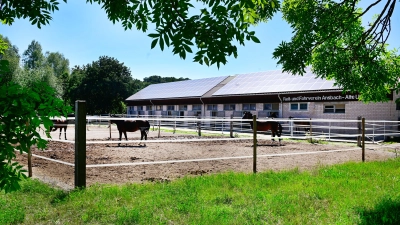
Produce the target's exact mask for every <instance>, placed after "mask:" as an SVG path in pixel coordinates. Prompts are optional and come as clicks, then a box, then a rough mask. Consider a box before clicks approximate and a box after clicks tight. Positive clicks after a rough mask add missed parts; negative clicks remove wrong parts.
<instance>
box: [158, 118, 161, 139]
mask: <svg viewBox="0 0 400 225" xmlns="http://www.w3.org/2000/svg"><path fill="white" fill-rule="evenodd" d="M160 133H161V120H158V137H160V136H161V134H160Z"/></svg>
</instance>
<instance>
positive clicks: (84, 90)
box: [68, 56, 134, 114]
mask: <svg viewBox="0 0 400 225" xmlns="http://www.w3.org/2000/svg"><path fill="white" fill-rule="evenodd" d="M133 82H134V81H133V79H132V77H131V72H130V70H129V68H128V67H126V66H125V65H124V64H123V63H120V62H119V61H118V60H117V59H115V58H112V57H108V56H101V57H100V58H99V60H97V61H94V62H92V63H91V64H87V65H86V66H83V67H75V68H74V69H73V72H72V75H71V80H70V87H69V88H68V89H69V98H70V101H71V102H74V101H76V100H78V99H86V100H87V103H86V104H87V106H86V108H87V112H88V113H89V114H103V113H123V112H124V111H123V110H124V109H123V105H122V104H121V103H122V102H123V101H124V100H125V99H126V98H128V97H129V96H130V95H132V92H133V90H132V85H133Z"/></svg>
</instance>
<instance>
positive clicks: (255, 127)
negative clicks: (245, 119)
mask: <svg viewBox="0 0 400 225" xmlns="http://www.w3.org/2000/svg"><path fill="white" fill-rule="evenodd" d="M253 173H257V117H256V115H253Z"/></svg>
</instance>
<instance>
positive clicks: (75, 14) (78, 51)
mask: <svg viewBox="0 0 400 225" xmlns="http://www.w3.org/2000/svg"><path fill="white" fill-rule="evenodd" d="M85 2H86V1H84V0H70V1H68V3H67V4H65V3H64V2H62V1H61V3H60V6H59V8H60V10H59V11H56V12H55V13H53V14H52V17H53V19H52V21H51V22H50V25H47V26H43V27H42V29H38V28H37V26H32V25H31V24H30V23H29V21H28V20H17V21H16V22H15V23H14V24H13V25H12V26H8V25H0V34H2V35H3V36H6V37H8V38H9V39H10V41H11V42H12V44H13V45H16V46H17V47H18V48H19V53H20V54H21V55H22V53H23V52H24V51H25V50H26V49H27V47H28V45H29V44H30V43H31V41H32V40H36V41H38V42H39V43H40V44H41V45H42V49H43V51H44V52H46V51H50V52H60V53H62V54H63V55H64V56H65V57H66V58H68V59H69V61H70V67H71V68H72V67H73V66H75V65H86V64H88V63H91V62H93V61H96V60H98V59H99V57H100V56H104V55H105V56H110V57H114V58H116V59H117V60H118V61H120V62H123V63H124V64H125V65H126V66H127V67H129V68H130V70H131V73H132V77H133V78H136V79H140V80H142V79H143V78H144V77H149V76H151V75H160V76H163V77H170V76H172V77H185V78H186V77H187V78H190V79H199V78H207V77H217V76H225V75H234V74H241V73H250V72H257V71H267V70H275V69H280V66H279V65H277V64H276V60H274V59H272V52H273V50H274V49H275V48H276V47H277V46H278V44H279V43H281V42H282V41H284V40H285V41H289V40H290V38H291V32H292V31H291V29H290V27H289V25H288V24H287V23H286V22H285V21H283V20H282V19H281V15H280V14H277V15H276V16H275V17H274V18H273V19H272V20H271V21H269V22H268V23H264V24H260V25H258V26H256V27H254V28H253V29H254V31H256V35H257V37H258V38H259V39H260V41H261V44H256V43H252V42H246V46H238V58H236V59H235V58H233V57H232V58H229V59H228V63H227V64H226V65H222V66H221V67H220V69H218V68H217V67H216V66H214V65H213V66H211V67H207V66H205V65H199V64H198V63H194V62H192V61H193V60H192V57H193V55H190V54H189V55H188V56H187V58H186V60H182V59H181V58H179V56H177V55H173V54H172V52H171V48H169V49H168V48H166V49H164V51H161V50H160V49H159V47H158V46H157V47H156V48H154V49H151V48H150V44H151V41H152V39H151V38H149V37H147V34H148V33H152V30H151V29H149V30H148V32H147V34H145V33H143V32H141V31H138V30H127V31H125V30H124V29H123V28H122V26H121V25H120V24H118V23H116V24H115V25H114V24H113V23H112V22H110V21H109V20H108V18H107V15H106V13H105V11H104V10H102V9H101V7H100V6H99V5H97V4H94V5H90V4H87V3H85ZM369 2H370V1H369V0H364V1H362V4H367V3H369ZM399 8H400V6H399V5H397V7H396V9H395V12H394V14H393V17H392V33H391V36H390V38H389V40H388V43H389V44H390V48H400V42H399V40H400V29H399V27H400V12H399V11H400V10H399ZM376 12H377V11H375V12H373V13H376ZM371 16H372V14H371V13H370V14H368V15H367V16H366V17H365V18H366V19H368V20H370V18H371ZM365 22H366V21H365Z"/></svg>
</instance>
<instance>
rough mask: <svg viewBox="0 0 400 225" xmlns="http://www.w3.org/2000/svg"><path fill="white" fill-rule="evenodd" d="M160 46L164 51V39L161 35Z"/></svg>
mask: <svg viewBox="0 0 400 225" xmlns="http://www.w3.org/2000/svg"><path fill="white" fill-rule="evenodd" d="M160 48H161V51H164V40H163V39H162V37H161V36H160Z"/></svg>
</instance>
